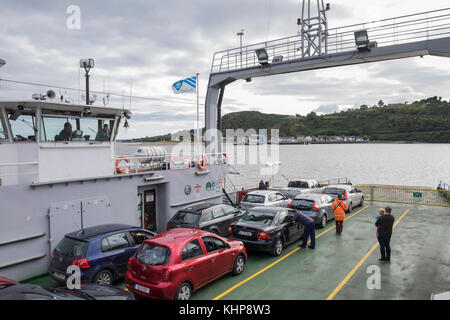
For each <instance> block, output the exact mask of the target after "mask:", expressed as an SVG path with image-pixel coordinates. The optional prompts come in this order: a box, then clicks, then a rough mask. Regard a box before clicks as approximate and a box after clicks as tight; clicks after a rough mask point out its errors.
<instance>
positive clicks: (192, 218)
mask: <svg viewBox="0 0 450 320" xmlns="http://www.w3.org/2000/svg"><path fill="white" fill-rule="evenodd" d="M200 216H201V215H200V214H198V213H193V212H187V211H178V212H177V213H175V215H174V216H173V218H172V219H171V220H172V222H176V223H185V224H191V225H192V224H198V221H199V220H200Z"/></svg>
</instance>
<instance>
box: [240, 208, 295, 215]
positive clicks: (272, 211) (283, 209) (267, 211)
mask: <svg viewBox="0 0 450 320" xmlns="http://www.w3.org/2000/svg"><path fill="white" fill-rule="evenodd" d="M249 210H251V211H258V212H265V213H272V214H277V213H278V212H281V211H286V210H288V208H285V207H263V206H260V207H253V208H249V209H248V210H247V211H249Z"/></svg>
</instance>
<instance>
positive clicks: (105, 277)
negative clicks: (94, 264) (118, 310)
mask: <svg viewBox="0 0 450 320" xmlns="http://www.w3.org/2000/svg"><path fill="white" fill-rule="evenodd" d="M94 283H97V284H106V285H111V284H112V283H113V275H112V272H111V271H109V270H101V271H99V272H98V273H97V274H96V275H95V277H94Z"/></svg>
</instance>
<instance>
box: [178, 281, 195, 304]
mask: <svg viewBox="0 0 450 320" xmlns="http://www.w3.org/2000/svg"><path fill="white" fill-rule="evenodd" d="M191 295H192V287H191V285H190V284H189V283H187V282H183V283H182V284H181V285H180V286H179V287H178V290H177V293H175V300H189V299H190V298H191Z"/></svg>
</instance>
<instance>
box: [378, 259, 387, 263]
mask: <svg viewBox="0 0 450 320" xmlns="http://www.w3.org/2000/svg"><path fill="white" fill-rule="evenodd" d="M378 261H379V262H381V263H385V262H386V260H383V259H378Z"/></svg>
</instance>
